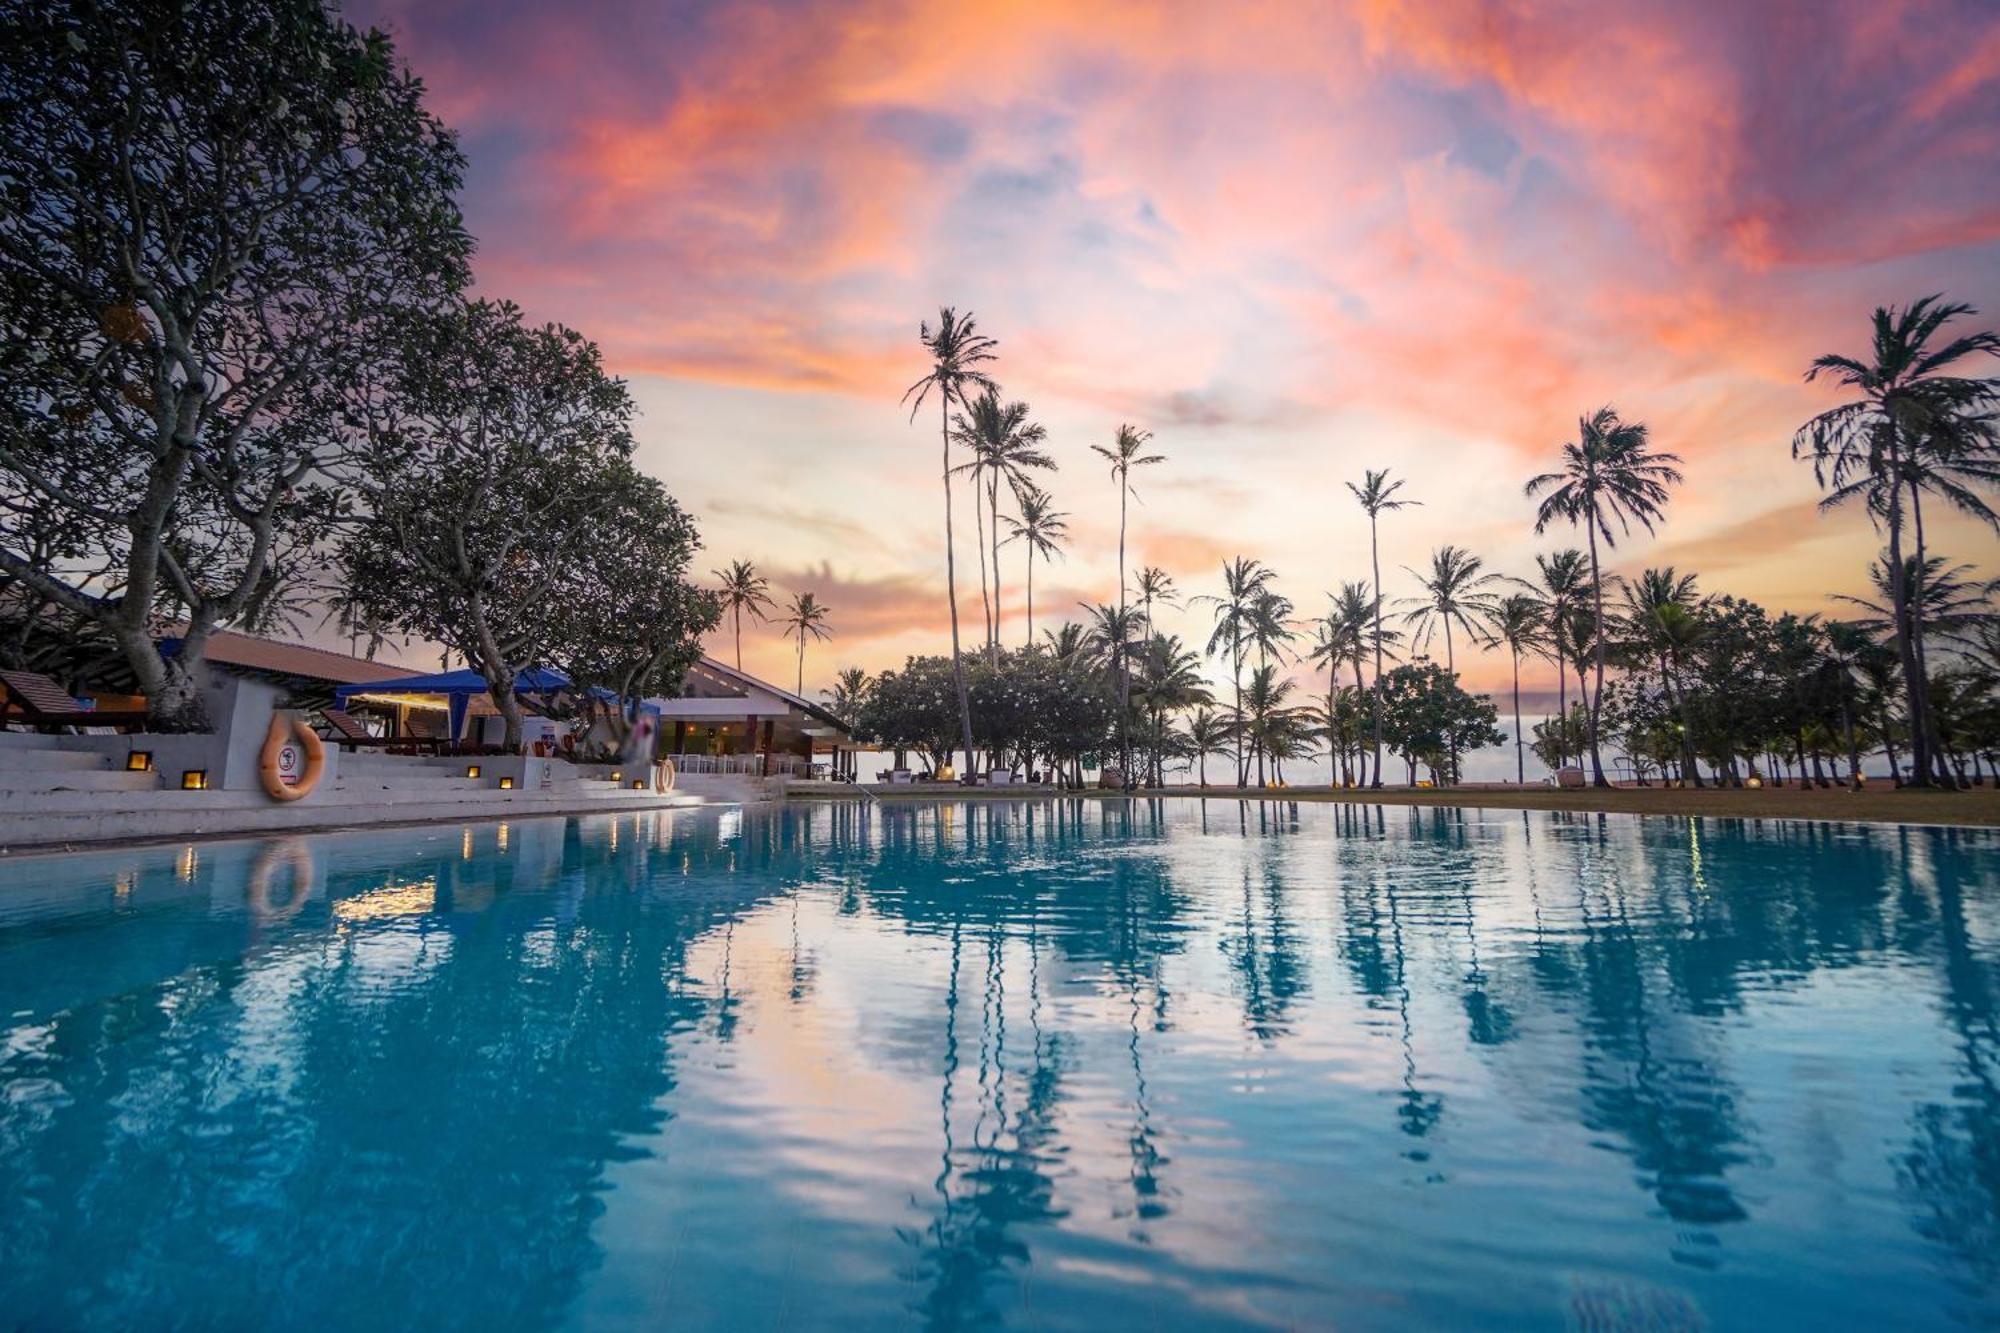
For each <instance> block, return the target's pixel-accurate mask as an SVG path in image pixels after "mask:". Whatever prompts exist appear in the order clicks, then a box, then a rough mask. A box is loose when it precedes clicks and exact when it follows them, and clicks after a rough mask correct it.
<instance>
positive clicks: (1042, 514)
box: [1002, 482, 1069, 646]
mask: <svg viewBox="0 0 2000 1333" xmlns="http://www.w3.org/2000/svg"><path fill="white" fill-rule="evenodd" d="M1014 498H1015V502H1016V504H1017V505H1018V506H1019V508H1020V511H1021V516H1020V517H1019V518H1016V517H1014V516H1013V515H1012V514H1009V515H1008V516H1007V526H1008V528H1009V529H1010V530H1009V532H1008V534H1007V541H1009V542H1016V541H1018V542H1021V543H1023V544H1025V545H1026V546H1027V548H1028V643H1029V645H1030V646H1032V645H1033V644H1034V642H1035V553H1036V552H1037V551H1039V552H1041V555H1042V559H1044V560H1047V559H1048V558H1050V557H1051V556H1059V555H1061V554H1062V543H1063V542H1064V541H1065V540H1066V539H1067V538H1068V537H1069V522H1068V520H1069V515H1068V514H1062V513H1058V512H1056V508H1055V504H1054V502H1053V501H1052V500H1050V499H1049V493H1048V492H1047V491H1044V490H1041V489H1039V488H1037V487H1036V486H1035V485H1034V483H1032V482H1028V483H1025V484H1024V485H1023V487H1022V489H1021V490H1020V491H1019V492H1017V493H1016V494H1015V497H1014ZM1002 545H1005V543H1004V542H1003V543H1002Z"/></svg>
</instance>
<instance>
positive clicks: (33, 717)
mask: <svg viewBox="0 0 2000 1333" xmlns="http://www.w3.org/2000/svg"><path fill="white" fill-rule="evenodd" d="M0 686H5V687H6V702H5V703H4V705H0V724H6V723H16V722H18V723H22V724H24V725H26V726H30V727H131V726H138V725H140V724H142V723H144V722H145V720H146V713H145V710H143V709H125V710H118V711H112V710H109V709H96V708H85V707H84V706H83V705H82V704H80V703H78V702H77V701H76V700H75V699H72V698H71V697H70V696H69V692H68V691H67V690H65V689H63V687H62V686H60V685H58V684H56V683H55V681H54V680H52V679H51V678H49V677H48V676H45V675H43V674H42V673H41V672H39V671H0Z"/></svg>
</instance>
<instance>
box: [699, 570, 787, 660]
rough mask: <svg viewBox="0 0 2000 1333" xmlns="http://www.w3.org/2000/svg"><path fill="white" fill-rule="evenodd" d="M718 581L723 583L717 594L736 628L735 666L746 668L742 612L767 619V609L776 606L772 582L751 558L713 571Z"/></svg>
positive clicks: (760, 618)
mask: <svg viewBox="0 0 2000 1333" xmlns="http://www.w3.org/2000/svg"><path fill="white" fill-rule="evenodd" d="M713 572H714V574H715V579H716V582H717V583H719V584H721V585H722V586H721V588H720V589H719V590H718V595H719V596H720V598H721V600H722V609H723V610H724V611H727V612H728V613H729V617H730V620H731V621H732V622H733V623H734V626H735V630H736V669H737V670H738V671H741V670H742V669H743V613H744V612H745V611H748V612H749V613H750V614H751V615H753V616H755V617H757V619H759V620H768V619H770V617H768V616H766V615H765V614H764V608H766V607H768V606H771V605H773V603H772V601H771V584H770V582H769V580H767V579H766V578H765V577H764V576H763V575H762V574H759V573H758V572H757V567H756V566H755V565H753V564H751V563H750V562H749V561H748V560H738V561H736V562H735V563H733V564H731V565H730V566H729V568H727V569H718V570H715V571H713Z"/></svg>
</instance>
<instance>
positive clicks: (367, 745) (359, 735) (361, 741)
mask: <svg viewBox="0 0 2000 1333" xmlns="http://www.w3.org/2000/svg"><path fill="white" fill-rule="evenodd" d="M319 715H320V717H321V719H322V720H324V721H325V723H326V725H327V727H328V728H329V729H330V730H331V732H332V734H331V735H329V736H328V737H327V739H328V740H330V741H333V742H334V743H336V744H337V745H339V746H340V748H341V749H343V750H373V749H380V748H382V747H383V746H385V745H394V744H396V743H397V742H396V739H395V737H393V736H377V735H375V734H374V733H373V732H371V731H369V730H368V728H367V727H365V726H363V725H361V719H360V718H358V717H356V716H354V714H352V713H350V712H348V711H347V710H346V709H344V708H322V709H320V710H319Z"/></svg>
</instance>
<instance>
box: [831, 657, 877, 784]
mask: <svg viewBox="0 0 2000 1333" xmlns="http://www.w3.org/2000/svg"><path fill="white" fill-rule="evenodd" d="M874 688H875V682H874V681H873V680H871V679H869V676H868V673H867V672H866V671H863V670H862V669H861V668H860V667H844V668H842V670H841V672H840V674H839V675H837V676H835V677H834V678H833V688H832V689H830V690H821V691H820V698H822V699H824V700H826V711H827V712H829V713H831V714H833V715H834V716H835V717H836V718H839V719H840V721H841V723H842V725H844V726H846V727H848V728H850V729H852V728H853V726H854V725H855V723H856V722H858V721H859V720H860V717H861V709H862V707H863V706H864V705H865V704H867V702H868V696H869V694H870V693H871V692H872V691H873V690H874ZM834 762H835V764H836V766H837V770H838V771H839V772H842V773H846V774H849V775H852V774H853V772H854V751H852V750H839V749H836V751H835V753H834Z"/></svg>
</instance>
